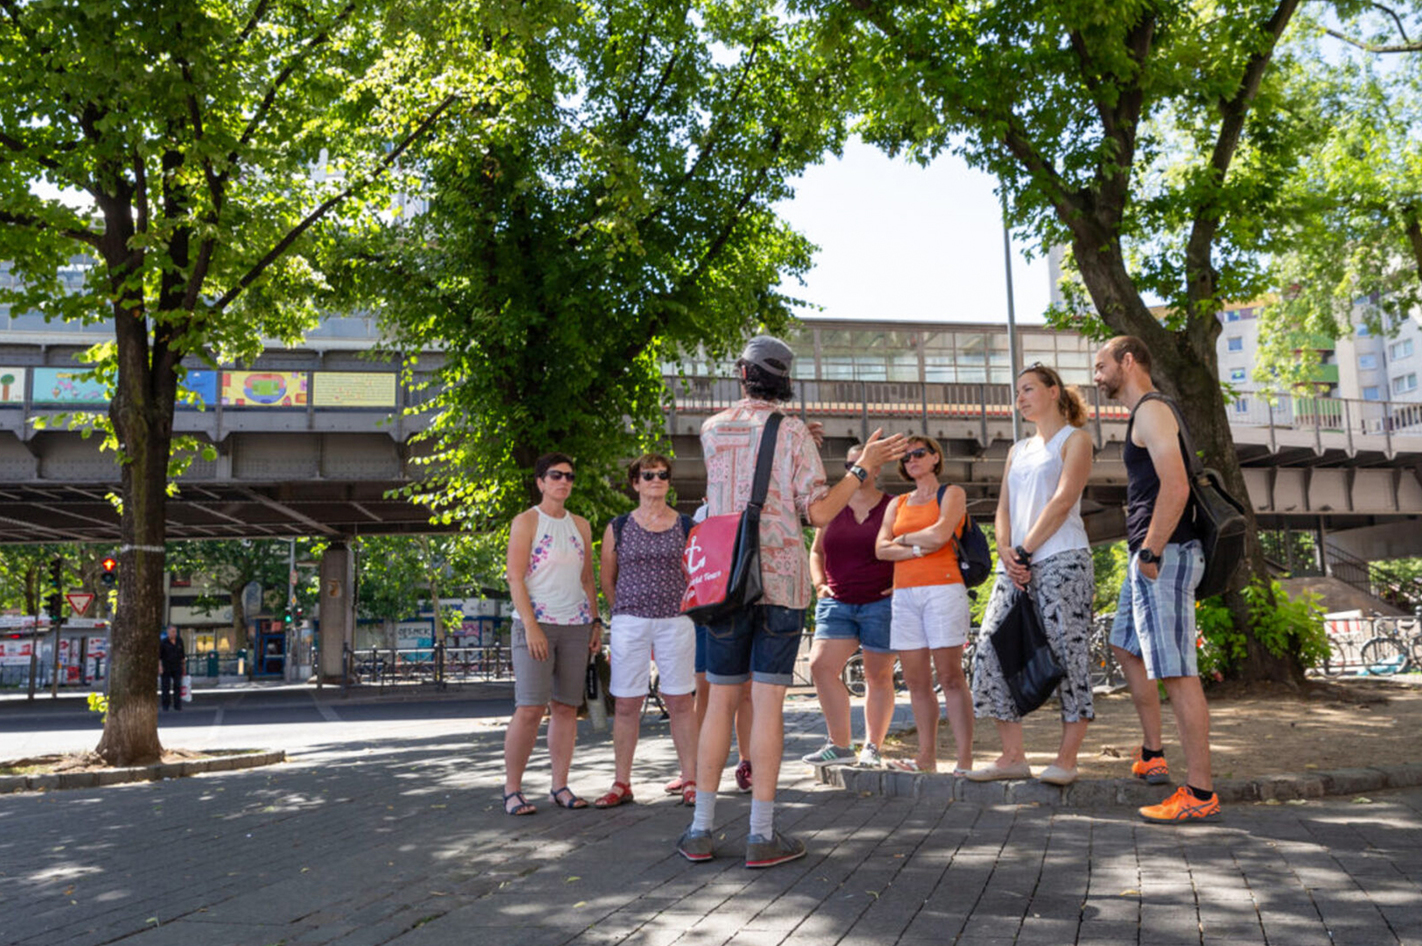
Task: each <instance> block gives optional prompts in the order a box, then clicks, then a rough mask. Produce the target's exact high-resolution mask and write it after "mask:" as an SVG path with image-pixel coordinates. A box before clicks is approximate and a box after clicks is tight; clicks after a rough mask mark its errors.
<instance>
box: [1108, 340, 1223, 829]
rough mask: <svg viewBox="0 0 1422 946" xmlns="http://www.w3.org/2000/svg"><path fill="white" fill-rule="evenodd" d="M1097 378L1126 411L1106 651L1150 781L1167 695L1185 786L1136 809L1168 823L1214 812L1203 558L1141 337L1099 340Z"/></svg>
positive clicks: (1139, 772)
mask: <svg viewBox="0 0 1422 946" xmlns="http://www.w3.org/2000/svg"><path fill="white" fill-rule="evenodd" d="M1095 381H1096V386H1097V387H1098V388H1100V389H1101V392H1102V393H1103V394H1105V395H1106V396H1107V397H1109V398H1112V399H1114V400H1118V401H1120V402H1121V403H1123V404H1125V405H1126V406H1127V407H1128V408H1130V409H1131V421H1130V423H1129V424H1128V425H1127V427H1126V443H1125V448H1124V450H1123V451H1122V459H1123V460H1124V461H1125V464H1126V544H1127V547H1128V548H1129V549H1130V552H1131V558H1130V564H1129V567H1128V568H1127V574H1126V580H1125V581H1124V582H1123V583H1122V585H1121V597H1120V600H1119V601H1118V602H1117V605H1116V622H1115V624H1114V625H1113V626H1112V628H1111V649H1112V650H1113V651H1114V652H1115V655H1116V659H1117V660H1118V661H1120V664H1121V669H1122V670H1123V671H1124V672H1125V675H1126V682H1127V683H1128V684H1129V685H1130V688H1131V699H1132V701H1133V702H1134V703H1135V706H1136V713H1137V714H1138V715H1139V716H1140V720H1141V730H1142V733H1143V739H1142V742H1141V749H1140V752H1139V753H1138V754H1137V756H1136V760H1135V762H1134V764H1133V765H1132V766H1131V771H1132V773H1133V774H1134V775H1135V776H1136V777H1137V778H1141V779H1144V780H1145V781H1147V782H1149V783H1151V784H1153V785H1155V784H1163V783H1165V782H1168V781H1170V773H1169V769H1168V768H1167V766H1166V763H1165V753H1164V750H1163V748H1162V742H1161V738H1162V732H1161V719H1160V696H1159V692H1158V690H1157V688H1156V681H1157V680H1159V681H1160V682H1161V683H1163V684H1164V685H1165V691H1166V693H1167V694H1168V695H1169V696H1170V708H1171V709H1172V710H1173V711H1174V713H1175V724H1176V728H1177V729H1178V731H1179V733H1180V744H1181V747H1182V748H1183V749H1184V750H1185V768H1186V777H1185V785H1183V786H1182V787H1181V788H1180V789H1179V790H1177V791H1176V792H1175V794H1173V795H1171V796H1170V797H1169V798H1167V799H1166V800H1165V801H1164V802H1162V803H1161V804H1159V805H1147V806H1146V807H1144V808H1142V809H1140V813H1141V817H1143V818H1145V819H1146V820H1147V821H1159V822H1170V823H1174V822H1183V821H1196V820H1200V819H1208V818H1215V817H1217V816H1218V815H1219V812H1220V802H1219V798H1218V797H1216V795H1215V793H1214V782H1213V779H1212V777H1211V774H1210V711H1209V707H1208V705H1207V704H1206V703H1205V691H1204V688H1203V687H1202V686H1201V685H1200V676H1199V672H1198V669H1197V666H1196V660H1195V636H1196V635H1195V588H1196V586H1197V585H1199V583H1200V579H1201V578H1202V577H1203V576H1204V573H1205V559H1204V555H1203V552H1202V551H1201V547H1200V542H1199V540H1198V539H1197V538H1196V535H1195V530H1194V527H1193V524H1192V521H1191V520H1192V516H1191V515H1190V509H1189V504H1190V482H1189V479H1188V476H1187V474H1186V463H1185V455H1184V452H1183V448H1182V447H1181V440H1180V427H1179V425H1178V424H1177V423H1176V421H1175V414H1174V412H1173V411H1171V409H1170V405H1169V404H1167V403H1165V401H1164V400H1163V399H1162V395H1160V394H1159V393H1158V392H1156V390H1155V385H1154V383H1153V382H1152V381H1151V376H1150V352H1149V351H1148V350H1147V349H1146V347H1145V344H1144V343H1143V342H1142V341H1141V340H1140V339H1138V338H1134V337H1132V336H1129V335H1120V336H1117V337H1116V338H1113V339H1111V340H1110V341H1109V342H1107V343H1106V344H1105V345H1103V346H1102V347H1101V351H1100V352H1098V353H1097V355H1096V376H1095Z"/></svg>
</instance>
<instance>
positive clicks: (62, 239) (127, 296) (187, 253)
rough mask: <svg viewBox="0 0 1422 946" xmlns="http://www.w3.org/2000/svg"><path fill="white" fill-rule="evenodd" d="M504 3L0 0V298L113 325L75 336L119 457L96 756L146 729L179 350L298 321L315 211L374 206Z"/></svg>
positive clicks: (326, 225) (253, 350) (478, 77)
mask: <svg viewBox="0 0 1422 946" xmlns="http://www.w3.org/2000/svg"><path fill="white" fill-rule="evenodd" d="M507 8H508V10H509V11H511V13H510V15H509V16H507V17H505V15H504V13H505V11H504V8H503V6H501V5H499V4H493V5H481V4H465V3H456V4H453V5H450V4H432V3H420V2H416V3H409V4H393V3H392V4H383V3H377V4H358V3H356V2H354V0H305V2H294V0H249V2H245V3H213V2H200V0H154V2H133V0H51V2H45V3H25V2H22V0H0V67H2V68H3V70H4V73H5V76H6V82H5V86H4V90H3V91H0V259H8V260H10V261H11V263H12V265H13V272H14V274H15V275H16V276H17V277H18V278H19V280H20V285H19V286H18V287H16V288H12V289H6V290H5V291H4V292H3V296H0V302H9V303H11V304H12V305H13V306H15V307H17V308H19V309H21V310H23V309H33V310H38V311H40V312H43V313H44V314H45V315H46V316H47V317H49V318H59V319H65V320H82V321H90V322H92V321H99V320H103V319H112V321H113V325H114V341H113V343H112V344H110V345H104V346H100V347H99V350H97V351H96V352H94V353H93V357H94V359H95V361H94V370H95V372H96V374H97V376H98V377H100V378H101V379H103V380H104V381H106V382H107V383H108V384H109V385H110V386H111V388H112V392H113V394H112V400H111V402H110V407H109V410H108V414H107V423H108V425H109V427H110V429H111V435H112V443H113V445H114V446H115V447H116V449H117V451H118V455H119V459H120V463H121V480H122V486H121V497H120V498H121V500H122V506H123V518H122V546H121V548H120V552H119V557H120V559H121V560H122V566H121V578H120V582H121V591H120V594H119V605H118V614H117V617H116V620H115V623H114V627H113V676H112V680H111V684H110V703H109V712H108V716H107V720H106V723H105V727H104V735H103V738H102V740H101V741H100V743H99V746H98V752H99V753H100V754H101V755H102V756H103V757H104V758H105V759H106V760H107V761H109V762H110V763H113V764H139V763H146V762H151V761H154V760H156V759H157V758H158V757H159V754H160V752H161V746H160V745H159V742H158V734H157V701H156V700H155V699H154V680H155V679H156V677H157V666H156V661H157V651H156V648H154V647H153V646H151V644H152V634H153V633H154V632H155V631H156V629H157V627H158V624H159V621H160V618H161V606H162V598H163V596H162V575H163V571H164V521H165V514H164V508H165V502H166V498H167V489H168V478H169V464H170V461H171V460H172V459H173V445H174V440H173V433H172V421H173V410H174V406H175V403H176V402H177V400H178V399H179V398H180V397H181V396H182V395H181V393H180V388H179V384H180V381H181V379H182V377H183V368H182V362H183V359H184V358H185V357H188V356H191V357H194V358H197V359H201V360H203V361H206V362H208V363H212V364H215V363H219V362H223V361H230V360H233V359H238V358H245V359H250V358H252V357H255V355H256V354H258V353H259V352H260V350H261V345H262V339H263V338H278V339H286V340H290V339H294V338H296V337H299V335H300V333H301V331H302V330H303V328H304V327H305V326H307V325H308V324H310V323H311V322H312V321H313V319H314V309H313V308H312V296H313V293H314V292H316V291H317V290H318V289H319V279H318V277H317V276H316V274H315V268H314V266H315V264H314V262H313V260H314V259H315V254H317V253H319V251H320V250H321V248H322V247H323V246H324V245H327V243H328V242H329V240H330V234H331V232H332V231H333V230H335V229H337V228H351V227H356V226H360V225H363V223H368V221H369V220H370V219H371V215H372V214H373V213H374V211H375V210H377V209H380V208H381V207H383V206H385V205H382V204H380V203H378V202H377V201H378V198H380V196H381V189H383V188H386V187H388V186H394V183H395V182H394V181H393V180H390V178H391V176H392V174H393V172H394V171H395V170H397V169H398V165H399V162H400V161H401V158H402V157H403V156H404V155H405V154H406V153H407V151H408V149H409V147H410V145H411V144H412V143H414V142H415V141H416V140H418V139H419V138H421V137H422V136H424V135H425V134H427V133H428V132H429V130H430V129H431V128H432V127H433V126H434V125H435V124H436V123H437V122H438V121H439V120H440V119H441V117H442V116H443V115H444V114H445V113H446V112H447V111H448V110H449V108H450V107H451V106H452V105H453V104H454V103H455V102H456V101H461V100H464V99H473V100H476V101H478V102H482V103H486V104H487V103H490V102H495V101H497V100H499V99H500V98H501V97H502V96H504V95H506V94H509V90H510V89H511V88H512V87H513V86H514V85H516V70H515V69H513V68H511V66H510V57H511V56H513V55H514V54H516V45H517V44H516V38H517V36H518V31H517V30H515V27H517V26H518V23H519V22H520V19H519V18H520V17H522V16H523V15H524V14H523V13H522V12H521V10H522V8H521V7H520V6H518V5H516V4H512V3H511V4H508V5H507ZM476 13H479V14H485V13H487V16H485V17H484V18H483V19H482V20H481V19H476V18H475V16H474V15H475V14H476ZM466 37H467V40H466ZM367 208H368V209H367ZM74 262H78V263H79V264H80V265H82V266H83V267H85V268H86V276H85V280H84V284H83V287H82V289H80V290H79V291H77V292H66V291H64V288H63V285H62V283H61V280H60V276H61V273H62V272H63V271H64V270H65V268H66V267H68V266H70V265H71V264H72V263H74Z"/></svg>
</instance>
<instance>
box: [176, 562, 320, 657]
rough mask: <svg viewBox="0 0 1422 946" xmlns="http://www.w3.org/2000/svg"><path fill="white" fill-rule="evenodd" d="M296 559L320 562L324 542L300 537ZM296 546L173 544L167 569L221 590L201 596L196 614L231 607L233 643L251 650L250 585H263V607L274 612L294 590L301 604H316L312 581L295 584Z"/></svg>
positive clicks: (282, 607)
mask: <svg viewBox="0 0 1422 946" xmlns="http://www.w3.org/2000/svg"><path fill="white" fill-rule="evenodd" d="M295 541H296V547H295V557H296V558H297V559H300V560H308V559H312V558H319V557H320V555H321V553H322V552H323V551H324V549H325V545H326V542H325V540H324V539H297V540H295ZM292 551H293V549H292V545H291V543H290V542H288V541H286V540H283V539H229V540H223V541H205V542H204V541H193V542H170V543H169V544H168V552H167V566H168V568H169V569H170V570H171V571H174V572H178V573H180V574H188V575H195V576H202V577H203V578H205V579H208V580H209V581H210V583H211V584H213V585H215V586H216V587H217V588H220V589H221V590H222V592H223V595H222V596H221V597H218V596H216V595H212V594H203V595H199V596H198V600H197V602H196V603H195V605H194V606H195V607H196V608H197V610H199V611H201V612H202V613H204V614H208V613H211V612H213V611H216V610H218V609H219V608H221V607H224V606H228V607H231V609H232V635H233V637H232V639H233V640H234V641H235V642H236V646H237V647H247V646H249V642H248V641H247V623H248V618H249V617H251V615H248V614H247V609H246V606H245V604H244V603H243V600H242V599H243V591H244V590H245V589H246V587H247V585H248V584H249V583H251V582H254V581H255V582H256V583H257V584H259V585H261V586H262V607H263V608H264V609H269V610H271V611H281V610H283V609H285V608H286V605H287V600H288V595H289V594H290V592H291V591H293V590H294V591H295V593H296V599H297V601H298V603H299V604H301V605H303V606H305V607H310V606H311V605H313V604H314V603H315V598H316V595H315V592H314V590H313V588H312V587H311V583H310V581H309V580H308V581H307V582H304V583H303V582H300V581H298V582H297V583H296V585H295V587H294V589H293V586H292V583H291V570H292V558H293V556H292Z"/></svg>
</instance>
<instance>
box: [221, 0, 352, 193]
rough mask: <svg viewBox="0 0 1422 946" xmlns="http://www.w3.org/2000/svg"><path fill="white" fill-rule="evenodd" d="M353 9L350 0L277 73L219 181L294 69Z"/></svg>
mask: <svg viewBox="0 0 1422 946" xmlns="http://www.w3.org/2000/svg"><path fill="white" fill-rule="evenodd" d="M355 8H356V3H355V0H351V2H349V3H347V4H346V5H345V7H344V8H342V10H341V12H340V13H338V14H336V16H335V18H334V19H332V20H331V22H330V23H328V24H327V25H326V27H325V28H324V29H322V30H321V31H320V32H319V33H316V34H314V35H312V36H311V37H310V38H309V39H308V40H307V41H306V43H305V44H304V45H303V46H302V47H301V48H300V49H299V50H297V51H296V53H295V55H293V56H292V57H291V59H290V61H288V62H287V64H286V65H285V66H284V67H283V68H282V70H281V72H279V73H277V77H276V78H275V79H273V80H272V84H271V86H269V87H268V88H267V91H266V94H265V95H263V96H262V101H261V102H260V103H259V104H258V105H257V108H256V110H255V111H253V112H252V117H251V118H250V119H249V120H248V122H247V126H246V127H245V128H243V129H242V134H241V136H240V137H239V138H238V139H237V145H236V147H234V148H233V149H232V153H231V154H229V155H228V156H227V160H228V168H229V170H227V171H224V172H222V174H221V175H220V180H222V181H223V182H224V183H225V181H226V180H227V178H228V177H229V176H230V175H231V174H232V170H231V169H232V168H235V167H237V166H238V159H239V158H240V156H241V149H242V148H243V147H245V146H246V145H247V144H248V143H249V142H250V141H251V140H252V137H253V136H254V135H255V134H256V133H257V129H259V128H260V127H262V124H263V123H264V122H265V121H266V120H267V114H268V113H269V112H270V111H271V107H272V103H273V102H275V101H276V97H277V93H278V92H280V91H281V89H282V87H283V86H285V85H286V82H287V80H288V79H290V78H291V76H292V74H293V73H294V72H296V67H297V66H299V65H300V64H301V62H302V61H303V60H304V59H305V58H306V57H307V56H308V55H310V54H311V52H312V50H314V49H316V47H318V46H321V45H324V44H325V43H326V42H327V41H329V40H330V38H331V33H332V32H333V31H334V30H335V28H336V27H337V26H339V25H340V24H341V23H343V22H345V20H346V19H347V18H349V17H350V15H351V14H352V13H353V12H354V11H355Z"/></svg>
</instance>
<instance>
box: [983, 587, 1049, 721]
mask: <svg viewBox="0 0 1422 946" xmlns="http://www.w3.org/2000/svg"><path fill="white" fill-rule="evenodd" d="M990 640H991V641H992V649H993V651H995V652H996V653H997V662H998V663H999V664H1001V665H1002V675H1003V677H1004V679H1005V680H1006V681H1007V689H1008V692H1009V693H1011V694H1012V702H1013V705H1015V706H1016V707H1017V714H1018V715H1019V716H1026V715H1027V714H1028V713H1030V712H1032V711H1033V710H1034V709H1036V708H1037V707H1039V706H1041V705H1042V704H1043V703H1045V702H1047V698H1048V697H1050V696H1051V695H1052V693H1053V691H1055V690H1056V688H1057V684H1058V683H1061V682H1062V678H1063V677H1065V676H1066V673H1065V671H1063V670H1062V665H1061V664H1060V663H1058V662H1057V656H1056V654H1054V653H1052V647H1051V644H1049V643H1048V642H1047V632H1046V631H1045V630H1044V629H1043V628H1042V617H1041V615H1039V614H1038V613H1037V605H1036V604H1035V603H1034V602H1033V601H1032V596H1031V595H1029V594H1028V593H1027V592H1025V591H1017V592H1016V597H1015V598H1014V599H1013V601H1012V606H1011V607H1010V608H1008V609H1007V613H1006V614H1005V615H1003V618H1002V623H1001V624H999V625H998V627H997V630H995V631H993V632H992V637H991V638H990Z"/></svg>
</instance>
